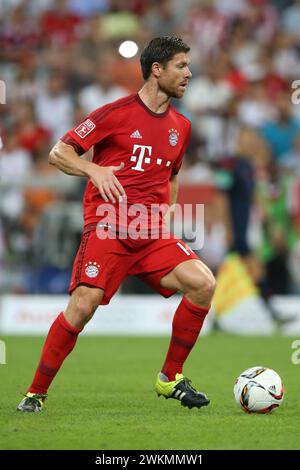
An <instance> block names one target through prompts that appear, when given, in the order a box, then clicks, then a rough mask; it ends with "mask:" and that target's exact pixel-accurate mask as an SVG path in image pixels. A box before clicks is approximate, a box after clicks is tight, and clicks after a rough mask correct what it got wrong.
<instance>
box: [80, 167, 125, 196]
mask: <svg viewBox="0 0 300 470" xmlns="http://www.w3.org/2000/svg"><path fill="white" fill-rule="evenodd" d="M92 165H93V166H92V170H91V171H90V172H89V177H90V179H91V182H92V183H93V185H94V186H96V188H98V189H99V192H100V194H101V197H102V199H103V200H104V201H105V202H108V201H110V202H113V203H115V202H116V201H120V202H121V201H122V200H123V198H126V193H125V190H124V188H123V186H122V185H121V183H120V182H119V180H118V178H117V177H116V176H115V173H116V172H117V171H121V170H123V168H124V166H125V164H124V163H123V162H122V163H121V164H120V165H119V166H98V165H95V164H92Z"/></svg>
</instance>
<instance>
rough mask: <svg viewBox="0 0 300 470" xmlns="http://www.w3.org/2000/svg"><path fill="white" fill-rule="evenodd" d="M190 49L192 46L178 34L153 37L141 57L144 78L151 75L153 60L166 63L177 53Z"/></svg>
mask: <svg viewBox="0 0 300 470" xmlns="http://www.w3.org/2000/svg"><path fill="white" fill-rule="evenodd" d="M189 50H190V47H189V46H188V45H187V44H185V43H184V42H183V40H182V39H181V38H179V37H176V36H161V37H158V38H154V39H152V40H151V41H150V42H149V44H148V46H147V47H145V49H144V50H143V52H142V54H141V59H140V61H141V67H142V73H143V78H144V80H147V79H148V78H149V77H150V74H151V67H152V64H153V62H158V63H159V64H162V65H166V63H167V62H169V60H171V59H172V58H173V57H174V55H175V54H178V53H179V52H189Z"/></svg>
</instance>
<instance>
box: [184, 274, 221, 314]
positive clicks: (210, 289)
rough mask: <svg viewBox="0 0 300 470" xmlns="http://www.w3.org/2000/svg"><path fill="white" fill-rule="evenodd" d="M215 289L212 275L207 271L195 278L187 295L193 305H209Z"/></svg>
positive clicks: (214, 280)
mask: <svg viewBox="0 0 300 470" xmlns="http://www.w3.org/2000/svg"><path fill="white" fill-rule="evenodd" d="M215 288H216V279H215V277H214V275H213V273H212V272H211V271H209V270H207V271H206V272H205V273H201V274H199V275H198V276H195V277H194V279H193V281H192V283H191V285H190V288H189V295H190V297H191V298H192V299H193V302H194V303H195V304H199V305H203V304H209V303H210V302H211V299H212V297H213V295H214V291H215Z"/></svg>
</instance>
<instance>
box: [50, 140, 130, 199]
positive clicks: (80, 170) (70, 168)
mask: <svg viewBox="0 0 300 470" xmlns="http://www.w3.org/2000/svg"><path fill="white" fill-rule="evenodd" d="M49 163H50V164H51V165H54V166H55V167H56V168H58V169H59V170H61V171H63V172H64V173H66V174H67V175H74V176H87V177H88V178H90V180H91V182H92V183H93V184H94V186H96V187H97V188H98V189H99V192H100V195H101V197H102V198H103V200H104V201H105V202H108V201H111V202H116V200H120V198H121V199H122V198H124V197H126V194H125V191H124V188H123V186H122V185H121V183H120V182H119V180H118V179H117V177H116V176H115V173H116V172H117V171H120V170H122V169H123V168H124V163H121V164H120V165H119V166H99V165H96V164H95V163H93V162H89V161H87V160H84V159H83V158H80V156H79V155H78V153H77V152H76V151H75V149H74V147H73V146H72V145H69V144H66V143H65V142H62V141H61V140H60V141H58V142H57V144H55V145H54V147H53V148H52V150H51V151H50V154H49Z"/></svg>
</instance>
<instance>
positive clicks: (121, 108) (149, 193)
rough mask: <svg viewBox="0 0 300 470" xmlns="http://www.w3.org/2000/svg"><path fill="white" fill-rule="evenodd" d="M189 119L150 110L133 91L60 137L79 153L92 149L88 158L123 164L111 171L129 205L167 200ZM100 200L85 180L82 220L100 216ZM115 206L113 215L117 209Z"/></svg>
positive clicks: (103, 163)
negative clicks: (114, 171)
mask: <svg viewBox="0 0 300 470" xmlns="http://www.w3.org/2000/svg"><path fill="white" fill-rule="evenodd" d="M190 127H191V125H190V122H189V121H188V119H187V118H185V117H184V116H183V115H181V114H180V113H178V112H177V111H176V110H175V108H174V107H173V106H169V108H168V109H167V111H166V112H165V113H161V114H157V113H153V112H152V111H150V110H149V109H148V108H147V107H146V106H145V105H144V103H143V102H142V101H141V99H140V98H139V96H138V95H137V94H134V95H130V96H128V97H126V98H121V99H120V100H117V101H115V102H113V103H110V104H108V105H105V106H102V107H101V108H99V109H97V110H96V111H94V112H92V113H91V114H90V115H89V116H88V117H87V118H86V119H85V121H83V122H82V123H81V124H79V125H77V126H75V127H74V128H73V129H71V130H70V131H69V132H68V133H67V134H66V135H65V136H63V137H62V140H63V141H64V142H66V143H70V137H72V139H74V140H75V141H76V142H77V143H78V144H79V146H80V148H81V149H82V150H83V151H85V152H86V151H87V150H88V149H89V148H91V147H92V146H93V147H94V156H93V162H94V163H96V164H98V165H101V166H111V165H115V166H118V165H120V163H122V162H124V164H125V168H124V169H123V170H122V171H120V172H117V173H116V177H117V178H118V180H119V181H120V183H121V184H122V186H123V188H124V189H125V192H126V195H127V204H128V206H130V205H132V204H137V203H141V204H144V205H145V207H147V208H149V210H150V207H151V205H152V204H162V203H167V204H168V203H169V180H170V177H171V175H172V174H177V173H178V171H179V169H180V166H181V163H182V159H183V156H184V153H185V150H186V147H187V143H188V139H189V135H190ZM103 204H104V201H103V199H102V198H101V196H100V193H99V190H98V189H97V188H96V187H95V186H94V185H93V184H92V183H91V181H89V182H88V184H87V188H86V192H85V197H84V222H85V225H88V224H90V223H93V222H98V221H99V220H101V216H99V215H97V214H96V212H97V208H98V207H99V205H103ZM115 207H116V212H117V213H118V211H119V208H118V207H117V206H115Z"/></svg>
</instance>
